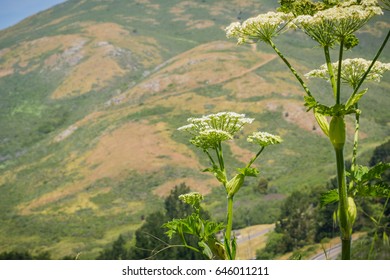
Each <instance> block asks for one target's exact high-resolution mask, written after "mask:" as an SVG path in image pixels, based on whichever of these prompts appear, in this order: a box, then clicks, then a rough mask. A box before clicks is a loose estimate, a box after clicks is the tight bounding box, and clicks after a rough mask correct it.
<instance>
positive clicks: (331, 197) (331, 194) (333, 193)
mask: <svg viewBox="0 0 390 280" xmlns="http://www.w3.org/2000/svg"><path fill="white" fill-rule="evenodd" d="M320 201H321V206H325V205H328V204H331V203H335V202H338V201H339V192H338V190H337V189H333V190H330V191H328V192H326V193H323V194H322V195H321V198H320Z"/></svg>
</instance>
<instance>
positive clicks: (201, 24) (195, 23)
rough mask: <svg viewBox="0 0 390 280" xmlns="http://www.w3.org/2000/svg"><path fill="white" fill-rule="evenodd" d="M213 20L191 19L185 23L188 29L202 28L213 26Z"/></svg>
mask: <svg viewBox="0 0 390 280" xmlns="http://www.w3.org/2000/svg"><path fill="white" fill-rule="evenodd" d="M214 25H215V24H214V22H213V21H211V20H191V21H189V22H187V23H186V26H188V28H187V29H188V30H191V29H204V28H209V27H212V26H214Z"/></svg>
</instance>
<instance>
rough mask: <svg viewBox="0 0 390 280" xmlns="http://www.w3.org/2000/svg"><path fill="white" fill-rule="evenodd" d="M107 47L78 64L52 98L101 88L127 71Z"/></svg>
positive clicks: (99, 49) (98, 49) (96, 51)
mask: <svg viewBox="0 0 390 280" xmlns="http://www.w3.org/2000/svg"><path fill="white" fill-rule="evenodd" d="M108 52H109V50H107V48H105V47H102V48H97V49H96V50H95V51H94V53H93V54H92V56H91V57H90V59H88V60H87V61H85V62H83V63H81V64H80V65H78V66H77V67H76V68H75V69H74V70H73V71H72V72H71V73H70V74H69V75H68V76H67V78H66V79H65V81H64V82H63V83H62V84H60V86H59V87H58V88H57V89H56V90H55V91H54V92H53V94H52V96H51V97H52V98H54V99H57V98H62V97H69V96H75V95H80V94H84V93H87V92H89V91H91V90H92V89H100V88H102V87H103V86H105V85H107V83H108V82H109V81H110V80H111V79H112V78H113V77H115V76H121V75H123V74H124V73H125V70H123V69H122V68H121V67H120V66H119V65H118V63H117V62H116V61H115V60H114V59H113V58H112V57H110V56H108Z"/></svg>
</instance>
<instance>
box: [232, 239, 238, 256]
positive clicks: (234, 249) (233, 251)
mask: <svg viewBox="0 0 390 280" xmlns="http://www.w3.org/2000/svg"><path fill="white" fill-rule="evenodd" d="M231 244H232V259H233V260H235V259H236V252H237V241H236V237H234V238H233V240H232V242H231Z"/></svg>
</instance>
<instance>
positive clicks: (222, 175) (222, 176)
mask: <svg viewBox="0 0 390 280" xmlns="http://www.w3.org/2000/svg"><path fill="white" fill-rule="evenodd" d="M202 171H203V172H210V173H213V174H214V176H215V178H217V180H218V181H219V182H221V183H222V184H224V185H225V184H226V183H227V179H226V174H225V173H224V172H223V171H222V170H221V169H219V168H218V167H217V166H216V165H215V166H213V167H209V168H206V169H204V170H202Z"/></svg>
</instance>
